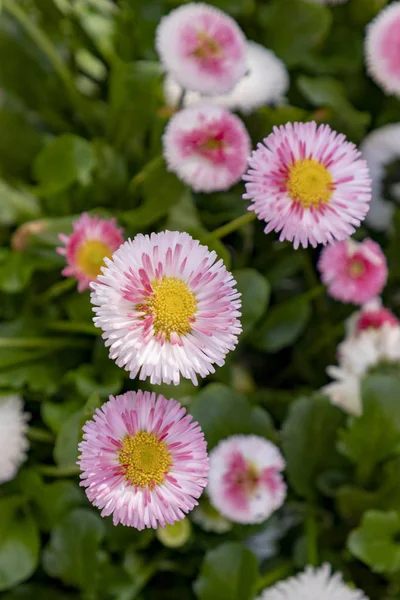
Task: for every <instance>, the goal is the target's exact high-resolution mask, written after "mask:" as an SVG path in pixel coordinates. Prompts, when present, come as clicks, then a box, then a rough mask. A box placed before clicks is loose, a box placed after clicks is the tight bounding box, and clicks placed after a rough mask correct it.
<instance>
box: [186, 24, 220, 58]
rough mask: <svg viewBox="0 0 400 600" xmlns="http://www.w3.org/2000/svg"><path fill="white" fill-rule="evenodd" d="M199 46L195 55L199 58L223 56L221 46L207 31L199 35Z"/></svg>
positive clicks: (200, 32)
mask: <svg viewBox="0 0 400 600" xmlns="http://www.w3.org/2000/svg"><path fill="white" fill-rule="evenodd" d="M197 40H198V46H197V48H196V49H195V50H194V52H193V55H194V56H196V57H197V58H214V57H216V56H220V55H221V46H220V45H219V44H218V42H216V41H215V40H214V39H213V38H212V37H210V36H209V35H208V34H207V33H206V32H205V31H199V32H198V34H197Z"/></svg>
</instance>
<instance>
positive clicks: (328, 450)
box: [282, 396, 344, 498]
mask: <svg viewBox="0 0 400 600" xmlns="http://www.w3.org/2000/svg"><path fill="white" fill-rule="evenodd" d="M343 420H344V415H343V413H342V411H340V410H339V409H338V408H336V407H334V406H332V404H330V402H329V401H328V400H327V399H326V398H324V397H322V396H314V397H312V398H299V399H298V400H296V401H295V402H294V403H293V404H292V405H291V407H290V410H289V414H288V417H287V419H286V421H285V422H284V424H283V428H282V449H283V453H284V456H285V458H286V472H287V476H288V479H289V482H290V484H291V486H293V489H294V490H295V492H296V493H297V494H299V496H303V497H304V498H312V497H313V496H314V495H315V492H316V483H317V481H316V480H317V477H318V476H319V475H320V474H321V473H322V472H323V471H325V470H329V469H332V468H334V467H336V466H338V465H339V466H340V465H341V464H342V462H343V461H342V460H341V458H340V456H339V455H338V453H337V451H336V439H337V435H338V430H339V427H340V426H341V425H342V423H343Z"/></svg>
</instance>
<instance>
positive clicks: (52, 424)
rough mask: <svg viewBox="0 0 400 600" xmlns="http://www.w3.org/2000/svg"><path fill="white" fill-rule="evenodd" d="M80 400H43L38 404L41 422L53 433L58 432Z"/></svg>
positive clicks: (75, 409) (74, 410) (76, 408)
mask: <svg viewBox="0 0 400 600" xmlns="http://www.w3.org/2000/svg"><path fill="white" fill-rule="evenodd" d="M79 406H80V402H79V400H78V399H76V398H74V399H71V400H67V399H66V400H64V402H52V401H51V400H45V401H44V402H42V403H41V405H40V412H41V417H42V419H43V422H44V423H45V424H46V425H47V427H49V428H50V429H51V430H52V431H54V433H59V431H60V429H61V427H62V425H63V424H64V423H65V422H66V421H67V420H68V419H69V417H71V416H72V415H73V414H74V413H75V412H76V411H77V410H78V408H79Z"/></svg>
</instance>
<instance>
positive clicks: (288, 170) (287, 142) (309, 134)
mask: <svg viewBox="0 0 400 600" xmlns="http://www.w3.org/2000/svg"><path fill="white" fill-rule="evenodd" d="M249 164H250V168H249V170H248V172H247V173H246V174H245V175H244V176H243V179H244V180H245V181H246V182H247V183H246V194H244V196H243V198H245V199H246V200H250V201H251V205H250V206H249V210H254V211H255V212H256V213H257V215H258V218H259V219H263V220H264V221H266V223H267V226H266V228H265V230H264V231H265V233H269V232H271V231H277V232H280V237H279V239H280V241H283V240H289V241H292V242H293V245H294V247H295V248H298V247H299V245H302V246H303V247H307V245H308V244H311V245H312V246H314V247H315V246H316V245H317V244H326V243H328V242H332V241H334V240H343V239H346V238H348V237H349V236H350V235H351V234H352V233H353V232H354V228H355V227H357V226H358V225H359V224H360V222H361V221H362V220H363V219H364V217H365V215H366V213H367V211H368V207H369V201H370V199H371V181H370V178H369V173H368V169H367V166H366V163H365V161H363V160H361V159H360V153H359V152H358V150H357V149H356V147H355V145H354V144H352V143H350V142H347V141H346V138H345V136H344V135H342V134H337V133H336V132H335V131H332V130H331V128H330V127H329V126H328V125H320V126H319V127H317V124H316V123H315V122H314V121H311V122H309V123H287V124H286V125H283V126H280V127H274V129H273V132H272V133H271V134H270V135H269V136H268V137H267V138H265V139H264V140H263V143H262V144H261V143H260V144H258V146H257V150H255V151H254V152H253V154H252V156H251V158H250V160H249Z"/></svg>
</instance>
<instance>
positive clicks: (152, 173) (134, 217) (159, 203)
mask: <svg viewBox="0 0 400 600" xmlns="http://www.w3.org/2000/svg"><path fill="white" fill-rule="evenodd" d="M139 175H140V174H139ZM141 186H142V191H143V203H142V205H141V206H139V208H136V209H134V210H130V211H125V212H124V213H122V214H121V219H123V221H125V222H126V223H127V224H128V225H130V226H131V227H133V228H135V230H136V231H140V230H141V229H142V228H143V227H147V226H148V225H151V224H152V223H154V222H155V221H157V220H158V219H160V218H161V217H163V216H164V215H166V214H167V213H168V211H169V210H170V208H172V207H173V206H174V205H175V204H177V203H178V202H179V201H180V200H181V198H182V196H184V195H185V194H186V187H185V185H184V184H183V183H182V182H181V181H179V179H178V178H177V177H176V176H175V175H174V174H173V173H168V171H167V170H166V166H165V163H164V162H163V161H161V160H158V159H157V160H154V161H152V162H151V163H150V164H149V165H148V167H147V168H146V170H145V171H144V172H143V179H142V180H141Z"/></svg>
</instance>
